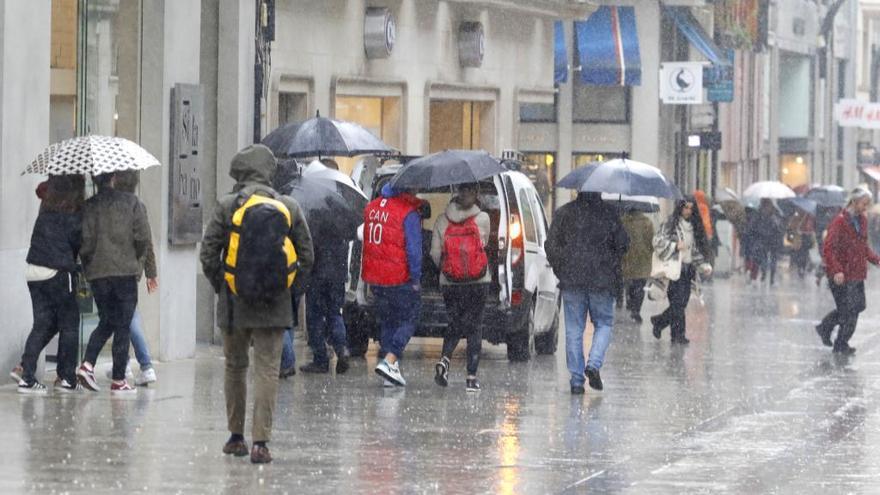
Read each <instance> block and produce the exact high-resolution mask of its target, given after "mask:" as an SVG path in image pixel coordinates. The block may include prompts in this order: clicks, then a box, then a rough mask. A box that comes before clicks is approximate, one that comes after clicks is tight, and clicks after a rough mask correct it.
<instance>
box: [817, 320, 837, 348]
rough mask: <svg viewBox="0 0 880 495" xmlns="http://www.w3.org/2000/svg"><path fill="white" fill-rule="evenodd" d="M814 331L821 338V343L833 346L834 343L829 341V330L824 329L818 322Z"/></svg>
mask: <svg viewBox="0 0 880 495" xmlns="http://www.w3.org/2000/svg"><path fill="white" fill-rule="evenodd" d="M816 333H818V334H819V338H820V339H822V345H824V346H826V347H832V346H834V343H833V342H831V330H825V328H823V327H822V324H821V323H820V324H819V325H816Z"/></svg>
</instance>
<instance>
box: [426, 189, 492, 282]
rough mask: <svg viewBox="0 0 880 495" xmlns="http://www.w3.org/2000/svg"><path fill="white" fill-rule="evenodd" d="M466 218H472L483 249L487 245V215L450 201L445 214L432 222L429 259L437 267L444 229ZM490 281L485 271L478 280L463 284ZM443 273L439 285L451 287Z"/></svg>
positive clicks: (490, 276) (489, 275)
mask: <svg viewBox="0 0 880 495" xmlns="http://www.w3.org/2000/svg"><path fill="white" fill-rule="evenodd" d="M468 218H473V219H474V222H476V224H477V227H478V228H479V229H480V241H482V243H483V249H486V245H487V244H488V243H489V215H488V214H487V213H486V212H484V211H482V210H480V207H479V206H477V205H473V206H471V207H470V208H468V209H466V210H465V209H462V208H461V206H459V204H458V202H456V201H454V200H453V201H450V202H449V204H448V205H447V206H446V213H445V214H444V215H441V216H440V217H438V218H437V220H436V221H435V222H434V235H433V236H432V237H431V259H432V260H433V261H434V264H435V265H437V267H438V268H439V267H440V262H441V259H440V258H441V256H442V254H443V237H444V236H445V235H446V227H448V226H449V222H454V223H461V222H464V221H465V220H467V219H468ZM491 281H492V273H491V272H490V271H489V270H486V274H485V275H483V277H482V278H480V279H479V280H474V281H472V282H464V283H465V284H481V283H489V282H491ZM453 284H455V282H450V281H449V280H448V279H447V278H446V276H445V275H443V273H442V272H441V273H440V285H453Z"/></svg>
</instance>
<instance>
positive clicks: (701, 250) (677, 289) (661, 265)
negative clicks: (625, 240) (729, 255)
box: [651, 198, 712, 345]
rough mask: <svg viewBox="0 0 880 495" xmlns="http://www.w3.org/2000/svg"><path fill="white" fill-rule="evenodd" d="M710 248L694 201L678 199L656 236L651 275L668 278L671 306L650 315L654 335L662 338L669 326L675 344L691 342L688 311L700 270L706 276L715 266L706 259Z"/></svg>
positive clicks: (668, 293) (667, 291)
mask: <svg viewBox="0 0 880 495" xmlns="http://www.w3.org/2000/svg"><path fill="white" fill-rule="evenodd" d="M708 251H709V243H708V242H707V239H706V233H705V231H704V229H703V223H702V222H701V221H700V220H699V217H698V216H697V215H695V214H694V200H693V199H691V198H685V199H683V200H679V201H678V202H677V203H676V205H675V210H673V212H672V215H670V217H669V218H668V219H667V220H666V221H665V222H664V223H663V224H662V225H661V226H660V229H659V230H658V231H657V234H656V235H655V236H654V257H653V267H652V270H651V272H652V276H654V277H658V276H662V277H663V278H666V279H668V280H669V284H668V287H667V289H666V296H667V297H668V299H669V306H668V307H667V308H666V310H665V311H663V312H662V313H660V314H659V315H655V316H652V317H651V326H652V327H653V328H652V333H653V334H654V338H657V339H659V338H660V337H661V335H662V332H663V329H664V328H666V327H670V330H671V334H672V335H671V338H672V343H673V344H681V345H687V344H689V343H690V341H689V340H688V339H687V337H685V325H686V321H685V311H686V309H687V305H688V301H689V300H690V297H691V283H692V282H693V280H694V278H695V277H696V274H697V269H698V268H699V270H700V272H701V273H702V274H704V275H708V274H709V273H711V271H712V266H711V265H710V264H709V263H708V262H706V259H707V255H706V254H707V253H708Z"/></svg>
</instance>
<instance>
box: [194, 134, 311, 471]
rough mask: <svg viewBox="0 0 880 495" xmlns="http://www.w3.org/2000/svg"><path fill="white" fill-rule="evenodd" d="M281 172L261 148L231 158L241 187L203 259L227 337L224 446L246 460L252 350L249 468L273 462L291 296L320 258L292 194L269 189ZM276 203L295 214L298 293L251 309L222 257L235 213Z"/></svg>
mask: <svg viewBox="0 0 880 495" xmlns="http://www.w3.org/2000/svg"><path fill="white" fill-rule="evenodd" d="M275 171H276V162H275V156H274V155H273V154H272V151H271V150H269V148H267V147H265V146H263V145H261V144H255V145H251V146H248V147H247V148H245V149H243V150H241V151H239V152H238V154H236V155H235V157H233V159H232V164H231V166H230V169H229V175H230V176H231V177H232V178H233V179H235V181H236V184H235V187H234V188H233V191H232V193H230V194H226V195H225V196H223V197H222V198H220V201H219V202H218V203H217V207H216V208H215V209H214V213H213V217H212V218H211V221H210V222H209V223H208V226H207V228H206V229H205V235H204V237H203V238H202V249H201V252H200V253H199V258H200V260H201V263H202V271H203V272H204V274H205V276H206V277H207V278H208V281H209V282H211V285H212V286H213V288H214V291H215V292H216V293H217V295H218V298H217V324H218V326H219V327H220V328H221V330H222V331H223V354H224V355H225V357H226V370H225V376H224V388H225V395H226V416H227V428H228V429H229V432H230V434H231V435H230V437H229V440H227V442H226V444H225V445H224V446H223V453H224V454H232V455H235V456H245V455H247V454H248V446H247V443H245V440H244V424H245V412H246V410H247V374H248V367H249V365H250V358H249V356H248V352H249V349H250V347H251V346H253V348H254V353H253V360H254V384H253V387H254V419H253V425H252V430H253V431H252V435H253V440H254V445H253V448H252V449H251V452H250V454H251V462H253V463H255V464H258V463H267V462H271V461H272V456H271V454H270V453H269V448H268V446H267V445H266V444H267V443H268V442H269V440H270V437H271V435H272V415H273V414H274V411H275V402H276V399H277V397H278V376H279V374H280V368H281V348H282V345H283V341H284V330H285V328H289V327H290V326H291V325H292V324H293V309H292V307H291V303H290V301H291V296H290V293H291V291H293V292H302V291H303V290H304V287H305V285H306V283H307V281H308V275H309V272H310V271H311V269H312V263H313V261H314V254H313V249H312V236H311V233H310V232H309V226H308V225H307V224H306V220H305V217H304V216H303V212H302V210H301V209H300V207H299V204H298V203H297V202H296V200H294V199H293V198H291V197H289V196H282V195H279V194H277V192H276V191H275V190H274V189H273V188H272V187H271V183H272V182H271V181H272V177H273V176H274V174H275ZM255 194H256V195H260V196H265V197H274V198H275V199H276V200H277V201H280V202H281V203H282V204H283V205H284V206H285V208H286V209H287V210H288V212H289V214H290V231H289V233H288V235H287V237H288V239H290V241H291V242H292V243H293V246H294V248H295V249H296V254H297V258H298V262H299V267H298V269H297V272H296V277H295V279H294V282H293V287H292V288H291V290H290V291H286V290H285V291H281V292H279V293H278V294H277V295H276V296H275V297H274V298H272V299H271V300H270V301H267V302H262V303H250V302H248V301H246V300H245V299H243V298H240V297H238V296H236V295H234V294H233V293H232V291H231V290H230V288H229V284H227V283H226V282H225V281H224V272H225V270H224V261H223V260H224V257H225V251H226V249H227V246H228V244H229V237H230V233H231V232H232V216H233V213H234V212H235V211H236V210H238V208H239V207H240V206H241V202H242V200H243V199H244V198H249V197H251V196H252V195H255Z"/></svg>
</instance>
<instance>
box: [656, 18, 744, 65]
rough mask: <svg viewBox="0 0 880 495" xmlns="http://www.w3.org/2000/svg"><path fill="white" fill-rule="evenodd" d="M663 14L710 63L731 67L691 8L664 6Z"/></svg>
mask: <svg viewBox="0 0 880 495" xmlns="http://www.w3.org/2000/svg"><path fill="white" fill-rule="evenodd" d="M663 14H664V15H666V16H667V17H669V18H670V19H672V20H673V22H675V25H676V27H678V30H679V31H680V32H681V34H682V35H684V37H685V38H687V39H688V41H690V42H691V44H692V45H694V47H696V49H697V50H700V53H702V54H703V56H704V57H706V58H707V59H708V60H709V61H710V62H712V63H713V64H714V65H730V61H729V60H728V59H727V57H726V56H725V54H724V51H723V50H721V48H718V45H716V44H715V42H714V41H712V37H711V36H709V33H707V32H706V30H705V29H703V26H701V25H700V22H699V21H698V20H697V19H696V18H695V17H694V14H692V13H691V9H690V8H689V7H667V6H665V5H664V6H663Z"/></svg>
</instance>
